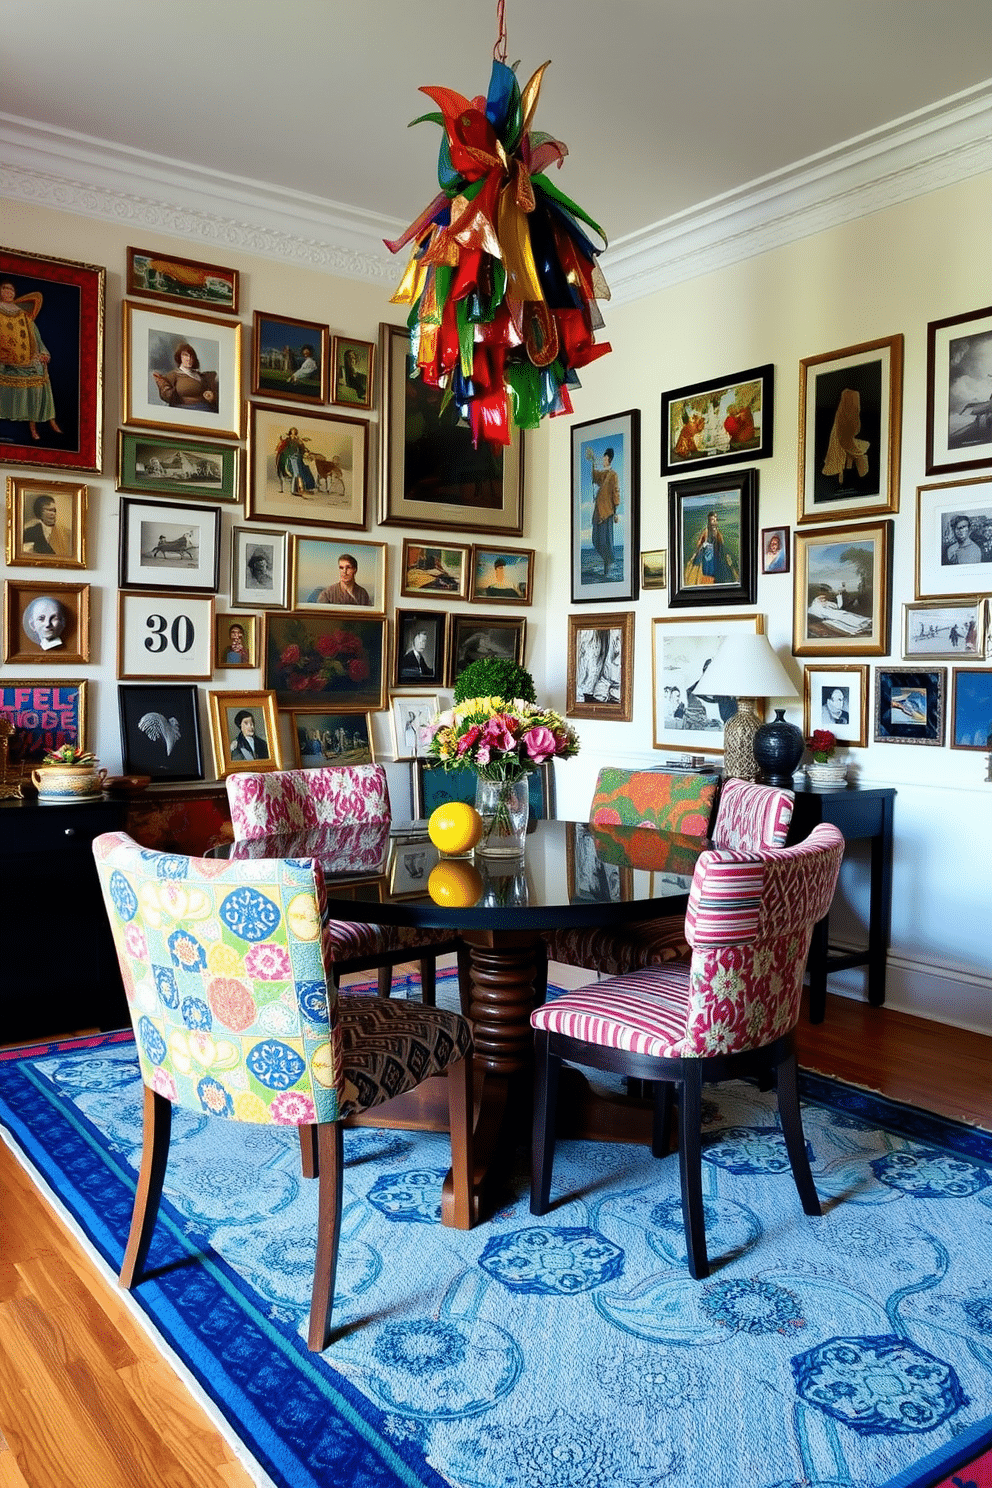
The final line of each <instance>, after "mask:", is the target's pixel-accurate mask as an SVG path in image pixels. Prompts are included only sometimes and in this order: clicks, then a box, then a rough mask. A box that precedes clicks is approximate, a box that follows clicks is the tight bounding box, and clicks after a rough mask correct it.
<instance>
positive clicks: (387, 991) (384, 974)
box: [379, 966, 393, 997]
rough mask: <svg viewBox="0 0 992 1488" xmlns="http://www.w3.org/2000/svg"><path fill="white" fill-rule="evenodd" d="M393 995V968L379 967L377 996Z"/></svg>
mask: <svg viewBox="0 0 992 1488" xmlns="http://www.w3.org/2000/svg"><path fill="white" fill-rule="evenodd" d="M392 995H393V968H392V967H391V966H380V967H379V996H380V997H392Z"/></svg>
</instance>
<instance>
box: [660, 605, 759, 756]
mask: <svg viewBox="0 0 992 1488" xmlns="http://www.w3.org/2000/svg"><path fill="white" fill-rule="evenodd" d="M764 630H765V617H764V615H695V616H689V615H685V616H682V615H675V616H668V615H666V616H661V617H658V618H655V619H654V620H652V622H651V643H652V644H651V711H652V714H653V717H654V738H653V741H652V742H653V745H654V748H655V749H676V750H684V751H690V750H691V751H692V753H693V754H722V753H723V725H724V723H725V722H726V719H727V718H731V717H733V715H734V713H736V711H737V703H736V700H735V699H734V698H727V699H723V698H709V697H708V696H706V695H705V694H701V693H700V692H699V683H700V682H701V681H702V680H703V677H704V676H705V673H706V669H707V667H708V666H709V665H710V663H711V662H712V661H713V658H714V657H715V656H716V654H717V651H718V650H719V648H720V642H721V641H722V640H723V638H724V636H726V635H730V634H732V633H734V632H743V633H744V634H751V635H763V634H764ZM676 693H677V694H678V697H677V698H676V696H675V694H676ZM731 705H732V706H731ZM680 710H681V711H680Z"/></svg>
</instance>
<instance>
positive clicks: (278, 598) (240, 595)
mask: <svg viewBox="0 0 992 1488" xmlns="http://www.w3.org/2000/svg"><path fill="white" fill-rule="evenodd" d="M289 566H290V565H289V534H288V533H287V532H273V530H272V529H271V528H270V527H234V528H232V530H231V603H232V605H234V606H235V607H236V608H238V609H246V610H287V609H288V608H289Z"/></svg>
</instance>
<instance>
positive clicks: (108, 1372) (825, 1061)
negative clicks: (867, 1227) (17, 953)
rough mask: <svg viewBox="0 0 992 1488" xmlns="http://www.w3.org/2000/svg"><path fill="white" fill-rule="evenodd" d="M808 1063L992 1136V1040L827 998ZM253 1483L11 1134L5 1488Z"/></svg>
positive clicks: (1, 1426)
mask: <svg viewBox="0 0 992 1488" xmlns="http://www.w3.org/2000/svg"><path fill="white" fill-rule="evenodd" d="M800 1062H801V1063H802V1064H803V1065H804V1066H805V1067H806V1068H809V1069H815V1070H818V1071H820V1072H821V1073H823V1074H830V1075H836V1076H837V1077H838V1078H839V1079H843V1080H849V1081H851V1082H852V1083H854V1084H858V1085H864V1086H867V1087H869V1088H870V1089H873V1090H880V1091H882V1092H883V1094H886V1095H888V1096H890V1097H892V1098H893V1099H895V1100H901V1101H907V1102H909V1103H911V1104H913V1105H919V1106H923V1107H924V1108H926V1109H928V1110H932V1111H939V1112H941V1113H943V1114H945V1115H948V1116H953V1117H957V1118H959V1119H962V1120H965V1121H970V1122H974V1123H976V1124H978V1125H981V1126H983V1127H987V1128H989V1129H990V1130H992V1038H985V1037H981V1036H979V1035H976V1034H972V1033H968V1032H965V1031H963V1030H961V1029H955V1028H949V1027H947V1026H946V1025H943V1024H937V1023H931V1022H928V1021H926V1020H925V1019H922V1018H913V1017H909V1016H907V1015H906V1014H902V1013H897V1012H892V1011H889V1010H887V1009H884V1008H869V1007H867V1006H866V1005H865V1004H863V1003H855V1002H850V1001H848V1000H846V999H844V998H838V997H828V999H827V1017H826V1021H825V1022H824V1023H822V1024H820V1025H819V1026H818V1027H815V1028H813V1027H811V1026H810V1024H809V1023H807V1022H806V1021H805V1019H804V1021H803V1022H801V1023H800ZM251 1482H252V1480H251V1478H250V1477H249V1476H248V1474H247V1473H246V1472H245V1470H244V1468H243V1467H241V1465H240V1464H239V1463H238V1462H237V1460H236V1458H235V1457H234V1455H233V1453H232V1452H231V1450H230V1448H229V1447H228V1446H227V1445H226V1443H225V1442H224V1440H223V1439H222V1437H221V1436H220V1435H219V1434H218V1433H217V1431H216V1430H215V1429H214V1428H213V1427H212V1426H211V1424H210V1422H209V1420H208V1419H207V1417H206V1416H205V1415H204V1413H203V1412H202V1410H201V1409H200V1407H199V1406H198V1405H197V1404H196V1403H195V1402H194V1400H193V1398H192V1397H191V1395H190V1394H189V1393H188V1391H187V1390H186V1388H185V1386H184V1385H183V1384H182V1383H181V1381H180V1380H179V1379H178V1377H177V1376H176V1375H175V1374H174V1373H173V1371H172V1369H171V1368H170V1367H169V1365H168V1364H166V1362H165V1361H164V1359H162V1358H161V1356H160V1355H159V1353H158V1352H157V1350H156V1349H155V1348H154V1347H153V1346H152V1345H151V1344H150V1343H149V1342H148V1340H147V1338H146V1336H145V1334H144V1332H143V1331H142V1329H141V1328H140V1326H139V1325H138V1323H137V1322H136V1321H135V1319H134V1318H133V1317H132V1316H131V1313H130V1312H129V1310H128V1308H127V1306H126V1305H125V1304H124V1302H123V1301H122V1300H121V1294H120V1293H119V1292H118V1291H117V1289H116V1288H115V1287H114V1286H113V1285H110V1284H108V1283H107V1282H106V1281H105V1280H104V1279H103V1277H102V1276H101V1275H100V1273H99V1272H98V1271H97V1270H96V1268H95V1267H94V1266H93V1264H92V1263H91V1262H90V1260H89V1259H88V1258H87V1256H86V1254H85V1253H84V1251H83V1250H82V1248H81V1247H80V1246H79V1245H78V1244H77V1243H76V1241H75V1240H74V1239H73V1238H72V1236H71V1235H70V1234H69V1233H68V1231H67V1230H66V1229H65V1228H64V1227H63V1225H62V1224H61V1222H60V1221H59V1220H58V1219H57V1217H56V1216H55V1214H54V1212H53V1211H52V1210H51V1209H50V1208H49V1206H48V1205H47V1203H46V1202H45V1200H44V1199H43V1198H42V1196H41V1195H40V1193H39V1192H38V1190H37V1189H36V1188H35V1187H34V1185H33V1184H32V1182H31V1180H30V1179H29V1178H28V1177H27V1175H26V1174H25V1172H24V1171H23V1169H22V1168H21V1167H20V1165H19V1163H18V1162H17V1160H16V1159H15V1158H14V1157H13V1156H12V1154H11V1153H10V1152H9V1150H8V1149H7V1147H6V1146H5V1145H4V1144H3V1143H2V1142H0V1488H82V1485H86V1488H153V1485H154V1488H250V1485H251Z"/></svg>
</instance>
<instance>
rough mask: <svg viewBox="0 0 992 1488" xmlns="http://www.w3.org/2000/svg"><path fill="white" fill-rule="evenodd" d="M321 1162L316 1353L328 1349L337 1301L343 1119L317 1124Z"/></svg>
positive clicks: (312, 1344)
mask: <svg viewBox="0 0 992 1488" xmlns="http://www.w3.org/2000/svg"><path fill="white" fill-rule="evenodd" d="M316 1134H317V1150H318V1153H319V1157H318V1163H319V1168H320V1173H319V1178H318V1188H317V1256H316V1259H315V1261H314V1267H313V1292H312V1293H311V1297H310V1328H309V1331H308V1333H307V1347H308V1348H309V1349H310V1350H311V1351H312V1352H314V1353H319V1352H320V1350H321V1349H325V1348H326V1347H327V1345H328V1342H329V1340H330V1334H331V1308H332V1307H333V1305H334V1273H335V1271H336V1270H337V1264H338V1245H339V1243H340V1240H341V1203H342V1198H343V1195H344V1128H343V1127H342V1125H341V1123H340V1122H339V1121H335V1122H327V1121H325V1122H321V1123H320V1125H319V1126H317V1127H316Z"/></svg>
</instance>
